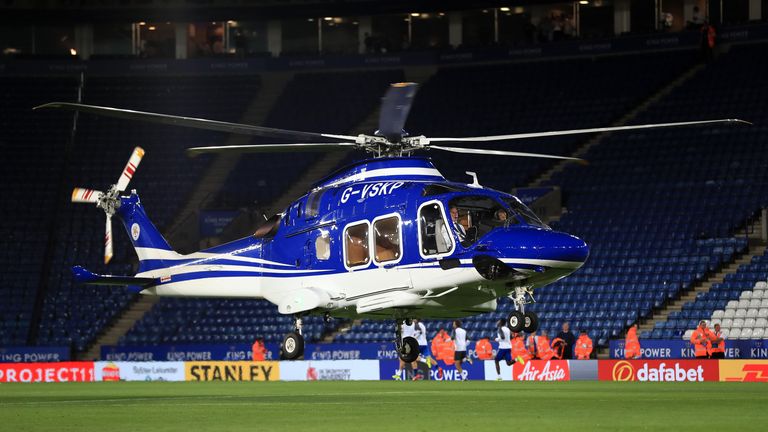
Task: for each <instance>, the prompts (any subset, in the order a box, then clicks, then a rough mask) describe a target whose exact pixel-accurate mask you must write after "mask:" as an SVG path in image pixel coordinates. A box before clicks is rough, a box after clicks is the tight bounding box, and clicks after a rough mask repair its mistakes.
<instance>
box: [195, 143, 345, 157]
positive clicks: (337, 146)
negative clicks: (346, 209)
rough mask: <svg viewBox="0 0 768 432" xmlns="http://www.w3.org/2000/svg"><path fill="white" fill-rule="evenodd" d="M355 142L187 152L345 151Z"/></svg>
mask: <svg viewBox="0 0 768 432" xmlns="http://www.w3.org/2000/svg"><path fill="white" fill-rule="evenodd" d="M357 147H358V145H357V144H354V143H347V142H340V143H293V144H252V145H250V144H249V145H231V146H209V147H190V148H188V149H187V154H188V155H190V156H197V155H199V154H205V153H284V152H325V151H344V150H350V149H354V148H357Z"/></svg>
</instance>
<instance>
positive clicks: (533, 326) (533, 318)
mask: <svg viewBox="0 0 768 432" xmlns="http://www.w3.org/2000/svg"><path fill="white" fill-rule="evenodd" d="M523 323H524V325H523V330H525V331H526V332H528V333H533V332H535V331H536V330H538V329H539V317H538V316H537V315H536V314H535V313H533V312H526V313H525V314H524V315H523Z"/></svg>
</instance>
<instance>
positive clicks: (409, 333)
mask: <svg viewBox="0 0 768 432" xmlns="http://www.w3.org/2000/svg"><path fill="white" fill-rule="evenodd" d="M415 333H416V324H415V321H414V322H411V325H408V324H406V323H403V324H401V325H400V336H401V338H402V339H405V338H407V337H412V338H415V339H417V340H418V338H416V336H415ZM411 365H412V369H411V372H410V375H411V376H408V377H406V378H408V379H412V378H413V370H415V369H416V366H415V365H416V362H413V363H411ZM403 368H405V362H404V361H402V360H400V366H399V367H398V368H397V372H395V374H394V375H392V379H394V380H396V381H398V380H401V379H403V378H402V374H403ZM406 373H408V371H406Z"/></svg>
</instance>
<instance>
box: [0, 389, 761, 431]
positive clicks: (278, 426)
mask: <svg viewBox="0 0 768 432" xmlns="http://www.w3.org/2000/svg"><path fill="white" fill-rule="evenodd" d="M767 424H768V385H767V384H760V383H612V382H563V383H522V382H490V381H476V382H434V381H433V382H266V383H265V382H216V383H194V382H184V383H168V382H117V383H64V384H2V385H0V430H4V431H13V432H18V431H57V432H62V431H78V432H83V431H109V432H119V431H130V432H136V431H185V432H192V431H195V432H196V431H209V430H210V431H228V432H229V431H241V430H242V431H250V432H254V431H271V430H275V431H321V430H330V431H345V430H350V431H364V432H368V431H379V430H381V431H392V430H400V431H408V432H410V431H428V432H443V431H454V430H460V431H473V432H474V431H484V430H511V429H510V428H512V429H516V430H535V431H540V430H546V431H552V430H567V431H569V432H570V431H579V430H587V431H589V430H596V429H600V430H611V431H613V430H628V431H635V430H650V431H660V430H675V431H679V430H694V431H701V430H738V431H746V430H761V431H764V430H766V425H767ZM491 428H493V429H491ZM497 428H499V429H497Z"/></svg>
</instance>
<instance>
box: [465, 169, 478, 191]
mask: <svg viewBox="0 0 768 432" xmlns="http://www.w3.org/2000/svg"><path fill="white" fill-rule="evenodd" d="M465 172H466V173H467V175H469V176H470V177H472V183H467V185H468V186H469V187H473V188H480V187H482V186H480V182H479V181H477V173H476V172H473V171H465Z"/></svg>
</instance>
